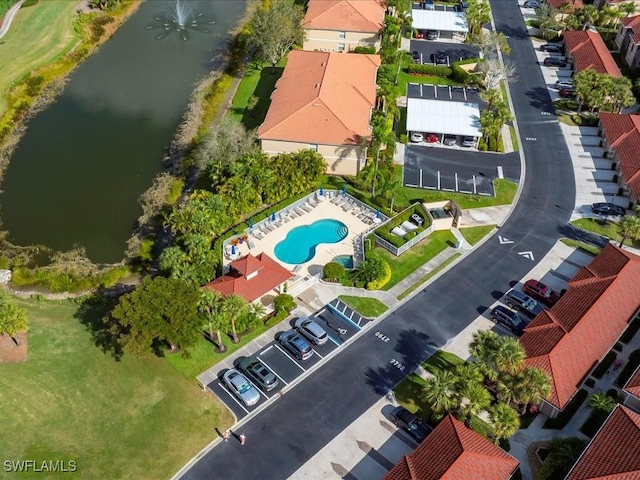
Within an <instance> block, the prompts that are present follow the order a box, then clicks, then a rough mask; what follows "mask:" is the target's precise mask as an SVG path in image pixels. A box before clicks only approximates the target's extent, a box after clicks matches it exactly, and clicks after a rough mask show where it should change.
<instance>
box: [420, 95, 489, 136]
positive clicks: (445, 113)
mask: <svg viewBox="0 0 640 480" xmlns="http://www.w3.org/2000/svg"><path fill="white" fill-rule="evenodd" d="M407 132H416V133H422V134H424V133H435V134H437V135H438V136H440V142H442V141H443V138H444V135H456V136H458V135H459V136H462V137H474V139H475V141H476V142H477V139H478V138H479V137H480V136H481V135H482V132H481V130H480V106H479V105H478V104H477V103H472V102H451V101H445V100H431V99H425V98H411V97H409V98H407Z"/></svg>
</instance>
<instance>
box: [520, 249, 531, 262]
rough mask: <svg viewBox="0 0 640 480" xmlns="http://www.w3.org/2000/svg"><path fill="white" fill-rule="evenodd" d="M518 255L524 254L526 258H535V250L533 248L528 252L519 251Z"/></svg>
mask: <svg viewBox="0 0 640 480" xmlns="http://www.w3.org/2000/svg"><path fill="white" fill-rule="evenodd" d="M518 255H520V256H523V257H524V258H528V259H529V260H533V259H534V258H533V252H532V251H531V250H527V251H526V252H518Z"/></svg>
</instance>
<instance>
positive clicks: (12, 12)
mask: <svg viewBox="0 0 640 480" xmlns="http://www.w3.org/2000/svg"><path fill="white" fill-rule="evenodd" d="M23 3H24V0H20V1H19V2H18V3H16V4H15V5H12V6H11V8H10V9H9V10H7V13H5V14H4V17H2V21H1V22H0V38H2V37H4V36H5V35H6V34H7V32H8V31H9V27H10V26H11V22H12V21H13V18H14V17H15V16H16V14H17V13H18V10H20V7H21V6H22V4H23Z"/></svg>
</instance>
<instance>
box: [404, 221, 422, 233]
mask: <svg viewBox="0 0 640 480" xmlns="http://www.w3.org/2000/svg"><path fill="white" fill-rule="evenodd" d="M400 226H401V227H402V228H403V229H405V230H406V231H407V232H412V231H414V230H417V229H418V227H417V226H415V225H414V224H413V223H411V222H408V221H404V222H402V225H400Z"/></svg>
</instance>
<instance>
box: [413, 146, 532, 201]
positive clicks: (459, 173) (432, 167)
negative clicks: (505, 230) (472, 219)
mask: <svg viewBox="0 0 640 480" xmlns="http://www.w3.org/2000/svg"><path fill="white" fill-rule="evenodd" d="M500 177H502V178H508V179H510V180H513V181H516V182H517V181H519V179H520V159H519V157H518V154H517V152H514V153H508V154H505V155H496V154H492V153H482V152H477V151H461V150H460V149H456V150H452V149H444V148H443V149H440V148H438V149H436V148H431V147H428V146H423V145H407V148H406V150H405V160H404V177H403V184H404V186H405V187H414V188H426V189H430V190H444V191H450V192H460V193H472V194H477V195H494V189H493V179H494V178H500Z"/></svg>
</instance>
